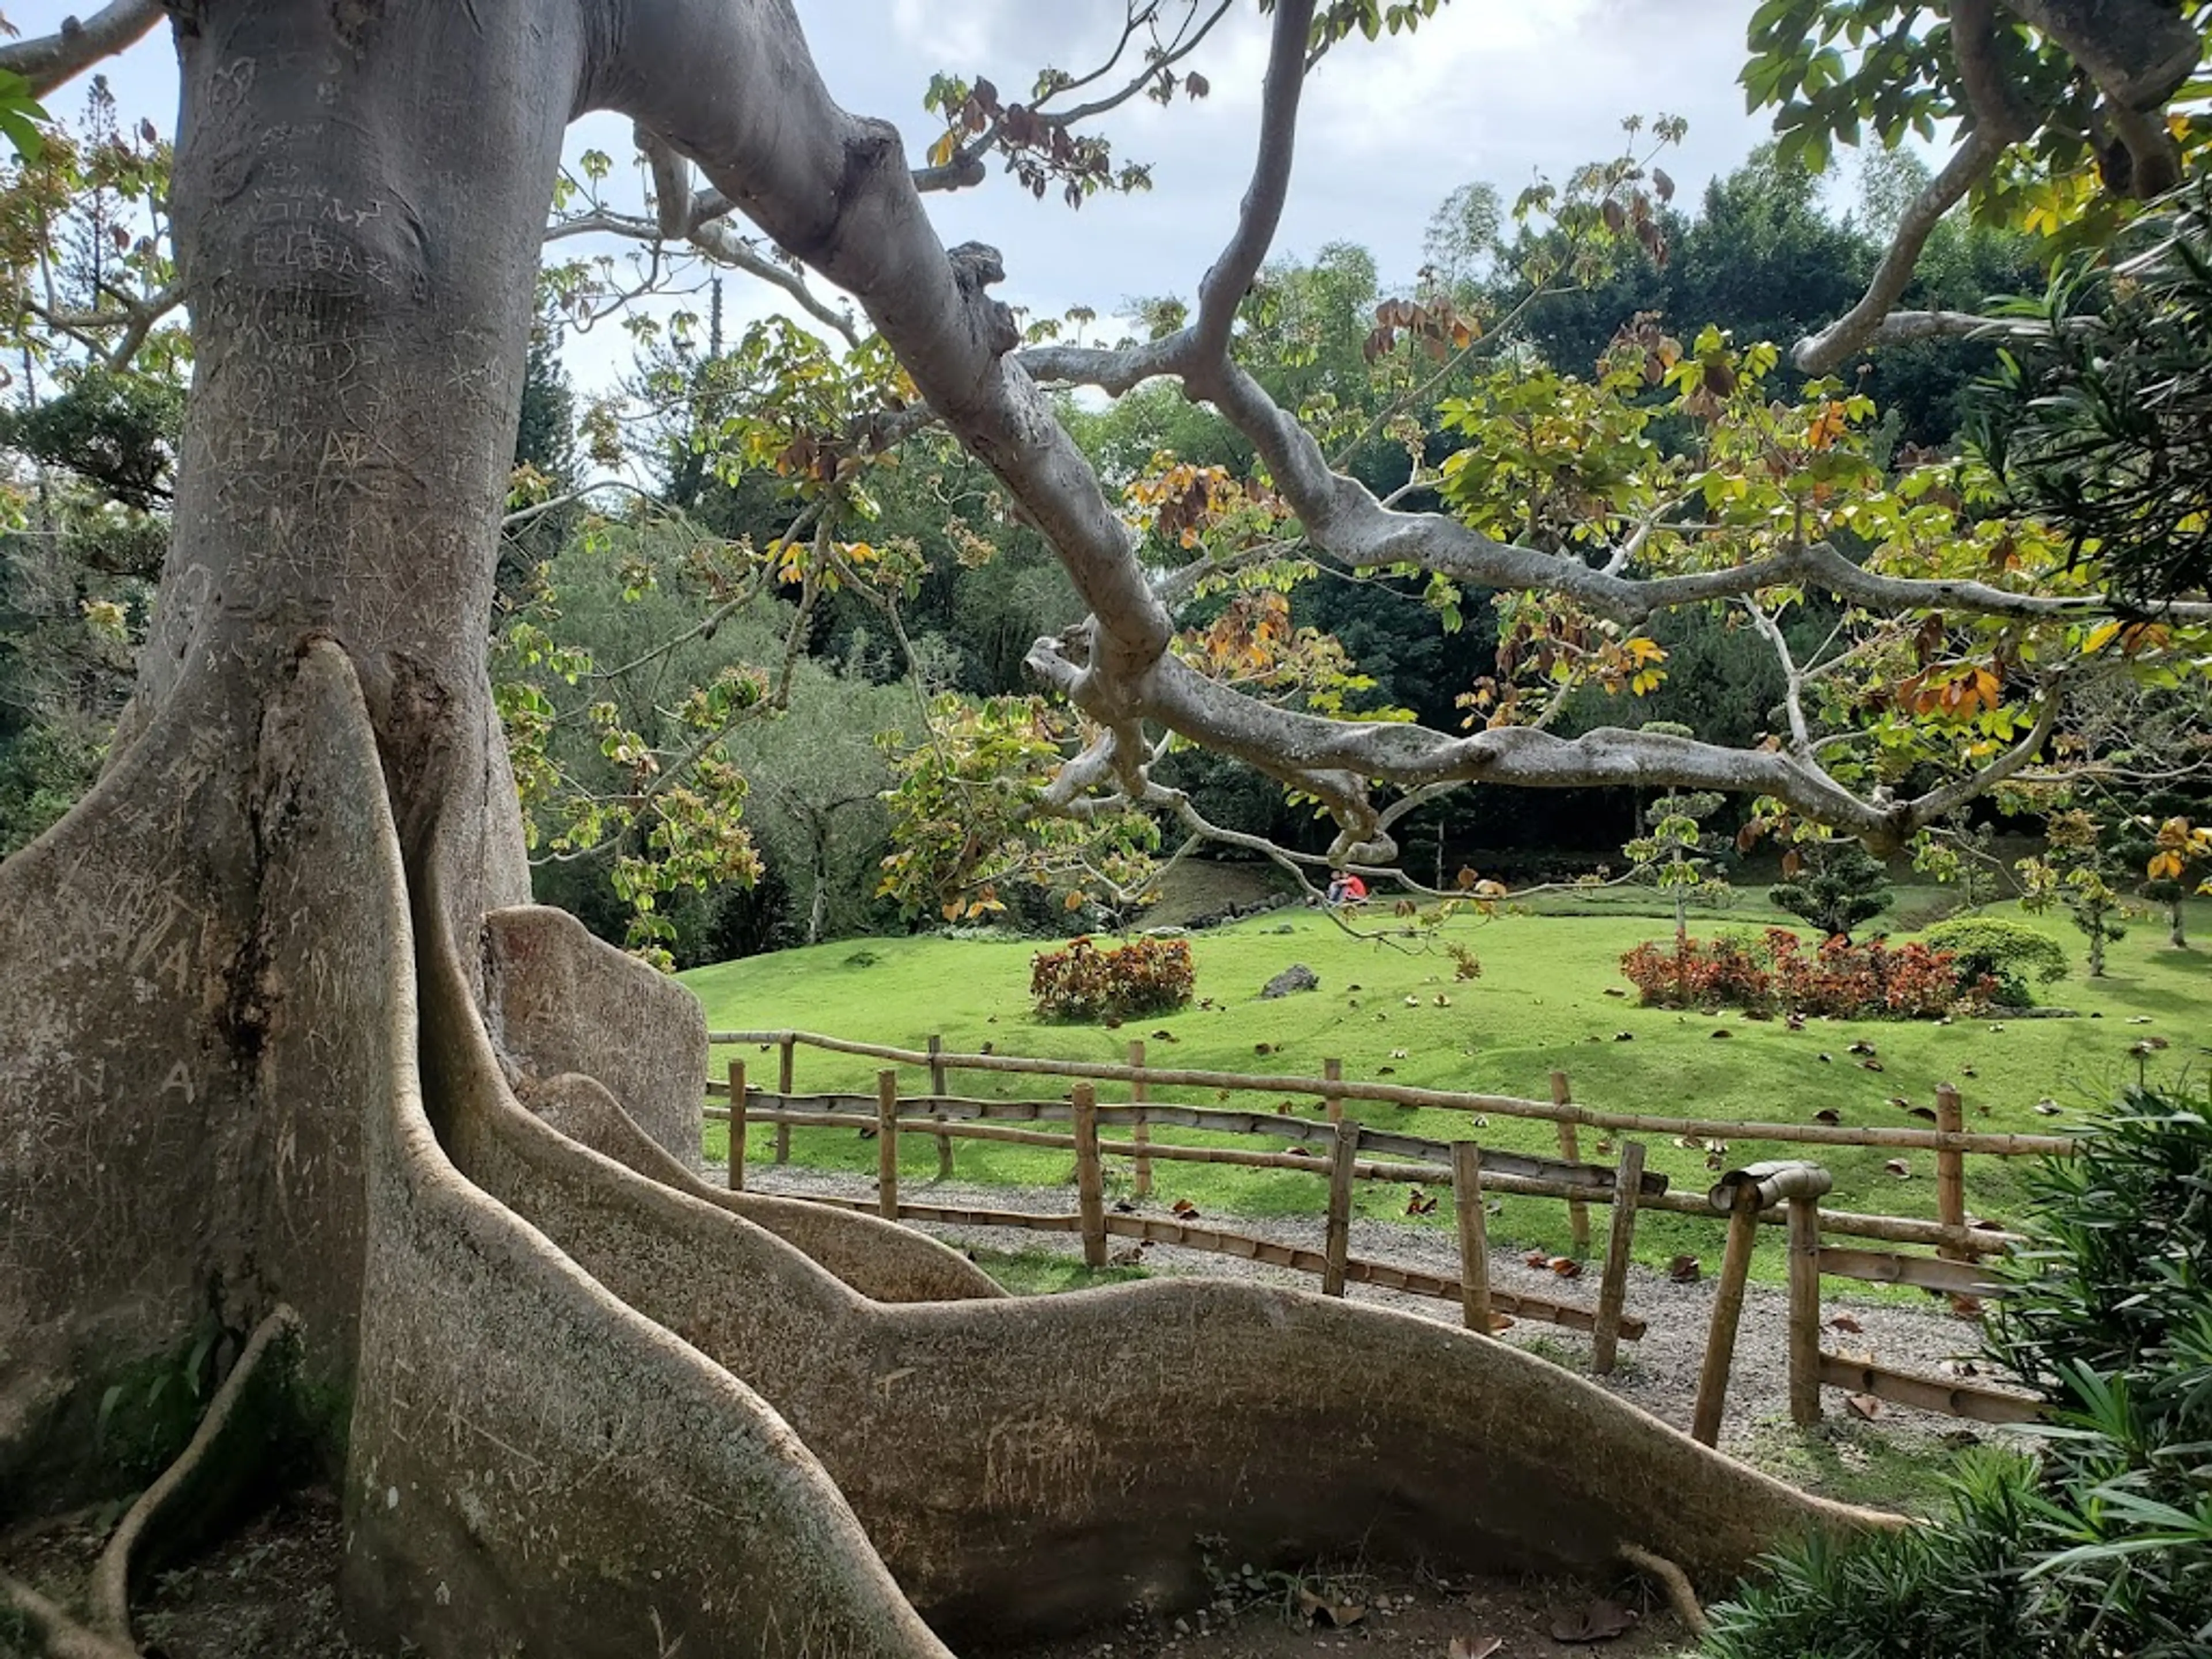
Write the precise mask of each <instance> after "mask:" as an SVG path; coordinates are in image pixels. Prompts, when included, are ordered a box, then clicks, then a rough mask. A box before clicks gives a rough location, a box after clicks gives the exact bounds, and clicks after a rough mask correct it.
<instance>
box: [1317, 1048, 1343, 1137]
mask: <svg viewBox="0 0 2212 1659" xmlns="http://www.w3.org/2000/svg"><path fill="white" fill-rule="evenodd" d="M1321 1079H1322V1082H1324V1083H1341V1082H1343V1081H1344V1062H1343V1061H1342V1060H1323V1061H1322V1063H1321ZM1328 1121H1330V1122H1331V1123H1341V1122H1343V1121H1344V1097H1343V1096H1342V1095H1331V1096H1329V1097H1328Z"/></svg>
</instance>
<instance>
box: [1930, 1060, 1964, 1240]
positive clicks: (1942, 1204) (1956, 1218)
mask: <svg viewBox="0 0 2212 1659" xmlns="http://www.w3.org/2000/svg"><path fill="white" fill-rule="evenodd" d="M1965 1129H1966V1109H1965V1108H1964V1107H1963V1106H1961V1105H1960V1101H1959V1091H1958V1090H1957V1089H1955V1088H1954V1087H1953V1086H1952V1085H1950V1084H1948V1083H1939V1084H1937V1085H1936V1132H1937V1133H1940V1134H1953V1135H1955V1134H1959V1133H1963V1132H1964V1131H1965ZM1936 1216H1937V1218H1939V1219H1940V1220H1941V1221H1942V1224H1943V1225H1945V1226H1946V1227H1955V1228H1957V1229H1958V1230H1959V1231H1960V1232H1964V1231H1966V1154H1965V1153H1964V1152H1947V1151H1943V1150H1942V1149H1940V1148H1939V1149H1938V1150H1937V1152H1936ZM1936 1255H1939V1256H1941V1257H1942V1258H1943V1260H1944V1261H1969V1260H1971V1259H1972V1253H1971V1252H1970V1251H1966V1250H1962V1249H1959V1248H1958V1247H1957V1246H1956V1245H1954V1244H1942V1245H1938V1246H1937V1247H1936Z"/></svg>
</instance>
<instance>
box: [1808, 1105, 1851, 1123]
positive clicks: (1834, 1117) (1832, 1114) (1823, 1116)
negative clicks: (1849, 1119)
mask: <svg viewBox="0 0 2212 1659" xmlns="http://www.w3.org/2000/svg"><path fill="white" fill-rule="evenodd" d="M1813 1121H1814V1122H1815V1123H1841V1122H1842V1121H1844V1115H1843V1114H1842V1113H1841V1112H1839V1111H1838V1110H1837V1109H1835V1108H1834V1107H1832V1106H1823V1107H1822V1108H1820V1110H1819V1111H1817V1112H1815V1113H1814V1114H1813Z"/></svg>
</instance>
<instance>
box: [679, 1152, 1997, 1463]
mask: <svg viewBox="0 0 2212 1659" xmlns="http://www.w3.org/2000/svg"><path fill="white" fill-rule="evenodd" d="M705 1174H706V1176H707V1178H708V1180H710V1181H713V1182H715V1183H716V1184H717V1185H719V1184H720V1182H722V1181H723V1180H724V1179H725V1178H726V1171H725V1170H724V1169H723V1168H722V1167H721V1166H720V1165H714V1166H713V1167H711V1168H709V1169H708V1170H706V1171H705ZM745 1174H746V1184H747V1186H748V1188H749V1189H750V1190H752V1191H755V1192H760V1193H779V1194H792V1195H795V1196H805V1195H810V1194H836V1195H837V1196H840V1197H847V1198H872V1197H873V1196H874V1194H875V1182H873V1181H872V1180H870V1179H868V1178H867V1177H866V1176H857V1175H849V1174H838V1173H832V1172H829V1171H825V1170H805V1169H799V1168H797V1167H794V1166H790V1165H786V1166H783V1167H781V1168H779V1167H777V1166H775V1165H773V1164H765V1165H755V1166H752V1167H750V1168H748V1169H747V1170H746V1172H745ZM902 1196H904V1197H906V1198H908V1200H910V1201H911V1202H914V1203H917V1204H942V1205H945V1206H948V1207H954V1208H972V1209H992V1210H1020V1211H1024V1212H1033V1213H1037V1214H1060V1213H1065V1212H1067V1211H1068V1210H1069V1209H1070V1208H1072V1207H1073V1202H1074V1199H1073V1193H1072V1192H1066V1191H1060V1190H1055V1189H1051V1188H1026V1187H996V1186H979V1185H975V1184H972V1183H964V1182H942V1183H937V1182H930V1183H927V1184H920V1183H917V1184H916V1185H915V1186H914V1187H913V1188H911V1189H910V1190H908V1189H905V1188H904V1186H903V1183H902ZM1144 1209H1145V1210H1146V1212H1153V1213H1157V1214H1158V1215H1160V1216H1161V1217H1162V1218H1170V1217H1168V1214H1167V1211H1166V1209H1165V1206H1151V1205H1148V1206H1144ZM908 1225H911V1226H915V1227H917V1228H919V1229H920V1230H921V1231H924V1232H927V1233H930V1234H932V1235H933V1236H935V1237H939V1238H942V1239H944V1240H945V1241H946V1242H947V1243H951V1244H954V1245H957V1246H958V1247H961V1248H963V1249H992V1250H1002V1251H1024V1250H1026V1251H1040V1250H1044V1251H1052V1252H1055V1253H1059V1254H1065V1255H1079V1254H1080V1252H1081V1249H1082V1244H1081V1241H1080V1240H1079V1239H1078V1238H1077V1237H1075V1235H1073V1233H1046V1232H1031V1231H1027V1230H1026V1229H1023V1228H1018V1227H969V1226H952V1225H938V1224H934V1223H927V1222H918V1221H917V1222H909V1223H908ZM1200 1225H1204V1226H1218V1227H1220V1228H1222V1229H1223V1230H1224V1231H1231V1232H1238V1233H1244V1234H1247V1235H1249V1236H1251V1237H1256V1238H1265V1239H1269V1240H1273V1241H1277V1242H1279V1243H1285V1244H1291V1245H1297V1246H1300V1247H1302V1248H1304V1249H1320V1248H1321V1232H1322V1229H1321V1220H1320V1218H1319V1217H1317V1216H1282V1217H1269V1216H1245V1215H1238V1216H1225V1217H1216V1216H1213V1215H1212V1214H1208V1215H1207V1216H1206V1218H1204V1219H1203V1220H1202V1221H1201V1222H1200ZM1114 1247H1115V1249H1116V1250H1117V1251H1120V1250H1122V1249H1125V1248H1126V1241H1122V1240H1118V1239H1117V1240H1115V1241H1114ZM1351 1248H1352V1255H1354V1256H1358V1257H1365V1258H1368V1259H1370V1260H1373V1261H1388V1262H1392V1263H1395V1264H1396V1265H1398V1266H1401V1267H1413V1268H1419V1269H1420V1270H1421V1271H1423V1272H1425V1273H1437V1274H1441V1275H1443V1276H1444V1277H1446V1278H1456V1277H1457V1276H1458V1273H1459V1245H1458V1240H1457V1237H1456V1236H1455V1234H1454V1233H1453V1232H1451V1231H1449V1229H1446V1228H1440V1227H1422V1226H1413V1225H1403V1224H1398V1223H1393V1222H1389V1221H1377V1220H1374V1219H1371V1218H1364V1217H1358V1218H1354V1219H1353V1221H1352V1239H1351ZM1140 1259H1141V1260H1142V1261H1143V1263H1144V1266H1145V1267H1146V1271H1148V1272H1150V1273H1178V1274H1188V1275H1192V1276H1194V1277H1203V1278H1215V1279H1251V1280H1255V1281H1256V1282H1259V1283H1261V1284H1267V1285H1284V1286H1287V1287H1288V1288H1291V1289H1293V1290H1303V1291H1312V1290H1316V1289H1317V1288H1318V1286H1319V1282H1320V1281H1319V1280H1318V1279H1316V1278H1314V1277H1313V1276H1312V1275H1311V1274H1310V1273H1297V1272H1295V1271H1293V1270H1291V1269H1290V1268H1287V1267H1271V1266H1268V1265H1267V1264H1266V1263H1264V1262H1256V1261H1245V1260H1244V1259H1243V1258H1242V1257H1239V1256H1232V1255H1217V1254H1215V1253H1213V1252H1212V1251H1206V1250H1193V1249H1177V1248H1176V1247H1175V1246H1174V1245H1170V1244H1154V1245H1149V1246H1147V1247H1146V1248H1145V1249H1144V1251H1143V1253H1142V1256H1141V1258H1140ZM1490 1280H1491V1283H1492V1285H1494V1286H1496V1287H1497V1288H1498V1289H1500V1290H1504V1291H1522V1292H1525V1293H1527V1294H1530V1295H1536V1296H1543V1297H1551V1298H1553V1299H1554V1300H1558V1301H1565V1302H1570V1303H1573V1304H1578V1305H1584V1306H1587V1305H1590V1304H1594V1303H1595V1301H1596V1299H1597V1282H1596V1281H1597V1274H1596V1271H1595V1263H1593V1264H1592V1268H1591V1271H1589V1273H1585V1274H1584V1275H1583V1276H1582V1277H1581V1278H1579V1279H1573V1280H1571V1281H1562V1280H1561V1279H1559V1278H1558V1277H1557V1276H1555V1275H1554V1274H1553V1273H1550V1272H1548V1271H1546V1270H1544V1269H1541V1268H1534V1267H1529V1266H1528V1264H1527V1263H1526V1262H1525V1261H1523V1260H1522V1256H1521V1255H1520V1254H1519V1253H1517V1252H1516V1251H1514V1250H1511V1249H1492V1252H1491V1258H1490ZM1837 1285H1838V1281H1836V1280H1834V1279H1829V1280H1827V1281H1826V1282H1825V1283H1824V1284H1823V1286H1822V1298H1823V1307H1822V1311H1823V1314H1824V1316H1826V1317H1828V1318H1830V1319H1833V1318H1834V1317H1835V1316H1838V1315H1842V1316H1845V1317H1847V1318H1848V1319H1850V1320H1852V1321H1854V1322H1857V1324H1858V1325H1859V1326H1860V1327H1861V1329H1860V1330H1858V1331H1856V1332H1845V1331H1838V1330H1836V1329H1833V1328H1830V1329H1828V1330H1826V1331H1825V1332H1824V1334H1823V1340H1822V1346H1824V1347H1826V1348H1827V1349H1828V1350H1829V1351H1830V1352H1839V1353H1849V1354H1854V1355H1862V1356H1864V1357H1865V1358H1870V1359H1878V1360H1880V1361H1881V1362H1882V1363H1884V1364H1893V1365H1896V1366H1899V1367H1900V1368H1903V1369H1907V1370H1913V1371H1917V1372H1920V1373H1923V1374H1924V1375H1927V1376H1942V1375H1944V1370H1943V1368H1944V1365H1945V1363H1946V1362H1947V1361H1950V1360H1954V1359H1972V1358H1975V1357H1976V1355H1977V1353H1978V1348H1979V1346H1980V1332H1979V1328H1978V1326H1976V1325H1974V1324H1972V1323H1971V1322H1966V1321H1963V1320H1960V1319H1959V1318H1957V1317H1955V1316H1953V1315H1951V1314H1950V1313H1948V1310H1943V1311H1939V1309H1941V1306H1942V1304H1938V1303H1936V1302H1934V1301H1932V1300H1931V1301H1930V1302H1929V1304H1928V1306H1927V1308H1926V1309H1925V1310H1923V1309H1921V1308H1916V1307H1914V1306H1912V1305H1911V1304H1900V1303H1895V1302H1880V1301H1873V1300H1869V1299H1867V1298H1864V1297H1853V1296H1851V1295H1850V1294H1849V1293H1848V1292H1846V1293H1844V1294H1841V1295H1838V1294H1837ZM1347 1294H1348V1295H1349V1296H1350V1297H1351V1298H1352V1300H1354V1301H1358V1302H1370V1303H1373V1304H1376V1305H1378V1306H1381V1307H1387V1308H1395V1309H1398V1310H1402V1311H1404V1312H1407V1313H1410V1314H1414V1315H1417V1316H1420V1317H1421V1318H1424V1319H1436V1320H1442V1321H1444V1322H1448V1323H1451V1324H1457V1323H1458V1322H1459V1318H1460V1312H1459V1305H1458V1304H1457V1303H1455V1302H1443V1301H1438V1300H1437V1299H1435V1298H1433V1297H1424V1296H1413V1295H1410V1294H1408V1293H1407V1292H1405V1291H1391V1290H1385V1289H1382V1288H1380V1287H1377V1286H1373V1285H1351V1286H1349V1287H1348V1291H1347ZM1713 1296H1714V1280H1713V1279H1712V1278H1711V1276H1710V1275H1708V1276H1707V1277H1705V1278H1703V1279H1699V1280H1698V1281H1696V1282H1695V1283H1692V1284H1688V1285H1677V1284H1675V1283H1674V1282H1673V1281H1672V1280H1670V1279H1668V1277H1667V1276H1666V1275H1665V1274H1664V1273H1655V1272H1652V1271H1651V1270H1650V1269H1648V1268H1645V1267H1640V1266H1638V1267H1632V1268H1631V1269H1630V1272H1629V1278H1628V1296H1627V1308H1628V1310H1629V1311H1630V1312H1631V1313H1632V1314H1635V1315H1637V1316H1639V1317H1641V1318H1643V1319H1644V1320H1645V1321H1646V1322H1647V1326H1648V1328H1647V1329H1646V1331H1645V1333H1644V1336H1643V1338H1642V1339H1641V1340H1638V1341H1635V1342H1624V1343H1622V1345H1621V1348H1620V1353H1621V1360H1620V1365H1619V1367H1618V1368H1617V1370H1616V1371H1615V1374H1614V1375H1613V1376H1610V1377H1604V1378H1600V1379H1598V1380H1599V1381H1600V1382H1601V1383H1603V1385H1604V1386H1605V1387H1606V1388H1607V1389H1611V1390H1612V1391H1613V1393H1615V1394H1617V1395H1620V1397H1621V1398H1623V1399H1625V1400H1629V1401H1633V1402H1635V1403H1636V1404H1637V1405H1638V1406H1640V1407H1643V1408H1644V1410H1645V1411H1648V1412H1650V1413H1652V1414H1653V1415H1654V1416H1656V1417H1658V1418H1660V1419H1662V1420H1663V1421H1666V1422H1668V1423H1671V1424H1674V1425H1676V1426H1677V1427H1679V1428H1681V1429H1684V1430H1686V1429H1688V1427H1689V1426H1690V1419H1691V1416H1692V1411H1693V1409H1694V1407H1695V1404H1696V1400H1697V1391H1698V1372H1699V1368H1700V1366H1701V1365H1702V1364H1704V1360H1705V1328H1706V1326H1707V1324H1708V1323H1709V1322H1710V1321H1711V1316H1712V1304H1713ZM1787 1311H1788V1298H1787V1297H1786V1296H1785V1294H1784V1292H1783V1291H1782V1290H1781V1289H1780V1288H1779V1287H1778V1286H1771V1285H1758V1284H1754V1285H1751V1286H1750V1288H1749V1291H1748V1293H1747V1296H1746V1297H1745V1301H1744V1310H1743V1321H1742V1324H1741V1327H1740V1328H1739V1330H1738V1333H1737V1336H1736V1350H1735V1366H1734V1368H1733V1370H1731V1372H1730V1375H1729V1395H1728V1409H1727V1413H1726V1415H1725V1416H1724V1418H1723V1422H1722V1427H1721V1444H1722V1446H1723V1449H1728V1450H1730V1451H1734V1452H1736V1453H1738V1454H1739V1455H1748V1454H1749V1453H1750V1452H1751V1451H1752V1449H1753V1446H1752V1442H1753V1437H1754V1435H1755V1433H1756V1432H1757V1431H1759V1429H1761V1428H1762V1427H1770V1428H1771V1426H1772V1425H1774V1424H1776V1423H1778V1422H1780V1423H1786V1422H1787V1421H1788V1416H1789V1399H1788V1395H1787V1392H1786V1379H1785V1376H1784V1352H1785V1348H1784V1345H1785V1342H1786V1337H1787V1333H1786V1317H1787ZM1504 1340H1506V1341H1508V1342H1512V1343H1515V1344H1517V1345H1519V1346H1523V1347H1528V1346H1534V1347H1535V1348H1536V1349H1537V1350H1538V1351H1539V1352H1542V1353H1543V1354H1544V1355H1545V1357H1546V1358H1550V1359H1553V1360H1555V1361H1558V1362H1559V1363H1561V1364H1567V1365H1570V1366H1572V1367H1573V1368H1574V1369H1576V1370H1581V1371H1583V1372H1585V1373H1587V1371H1588V1370H1589V1347H1590V1344H1589V1337H1588V1336H1587V1335H1585V1334H1583V1333H1581V1332H1577V1331H1571V1330H1568V1329H1566V1328H1563V1327H1561V1326H1557V1325H1551V1324H1546V1323H1543V1322H1539V1321H1536V1320H1533V1319H1523V1320H1521V1321H1519V1322H1517V1323H1516V1324H1515V1325H1514V1326H1513V1327H1512V1328H1510V1330H1508V1331H1506V1332H1505V1333H1504ZM1983 1380H1984V1381H1988V1380H1991V1379H1989V1378H1986V1377H1984V1379H1983ZM1824 1394H1825V1398H1824V1400H1823V1405H1824V1407H1826V1410H1827V1411H1828V1412H1829V1413H1831V1414H1834V1413H1839V1412H1841V1411H1843V1410H1844V1399H1843V1396H1842V1395H1840V1394H1839V1393H1838V1391H1836V1390H1834V1389H1827V1390H1825V1391H1824ZM1881 1425H1882V1427H1883V1429H1884V1430H1885V1431H1887V1432H1889V1433H1891V1434H1893V1435H1899V1436H1902V1437H1907V1438H1911V1437H1917V1438H1921V1439H1932V1438H1935V1437H1941V1436H1945V1435H1952V1434H1956V1433H1957V1432H1958V1431H1960V1430H1961V1429H1962V1428H1969V1427H1971V1428H1972V1429H1973V1431H1975V1432H1976V1433H1978V1434H1987V1433H1989V1432H1990V1431H1989V1430H1988V1429H1987V1428H1986V1427H1985V1426H1984V1425H1966V1424H1962V1423H1960V1421H1959V1420H1958V1419H1954V1418H1948V1417H1939V1416H1936V1415H1932V1414H1930V1413H1923V1412H1916V1411H1911V1410H1909V1409H1907V1408H1905V1407H1900V1406H1892V1405H1887V1404H1885V1405H1884V1406H1883V1407H1881ZM1754 1461H1756V1460H1754Z"/></svg>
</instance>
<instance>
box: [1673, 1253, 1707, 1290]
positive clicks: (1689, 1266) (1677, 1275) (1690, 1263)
mask: <svg viewBox="0 0 2212 1659" xmlns="http://www.w3.org/2000/svg"><path fill="white" fill-rule="evenodd" d="M1704 1272H1705V1266H1704V1264H1703V1263H1701V1262H1700V1261H1699V1260H1698V1258H1697V1257H1695V1256H1693V1255H1678V1256H1676V1257H1675V1258H1674V1260H1673V1261H1670V1262H1668V1264H1667V1277H1668V1278H1669V1279H1673V1280H1674V1282H1675V1283H1676V1284H1677V1285H1694V1284H1696V1283H1697V1282H1698V1279H1699V1275H1700V1274H1702V1273H1704Z"/></svg>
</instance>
